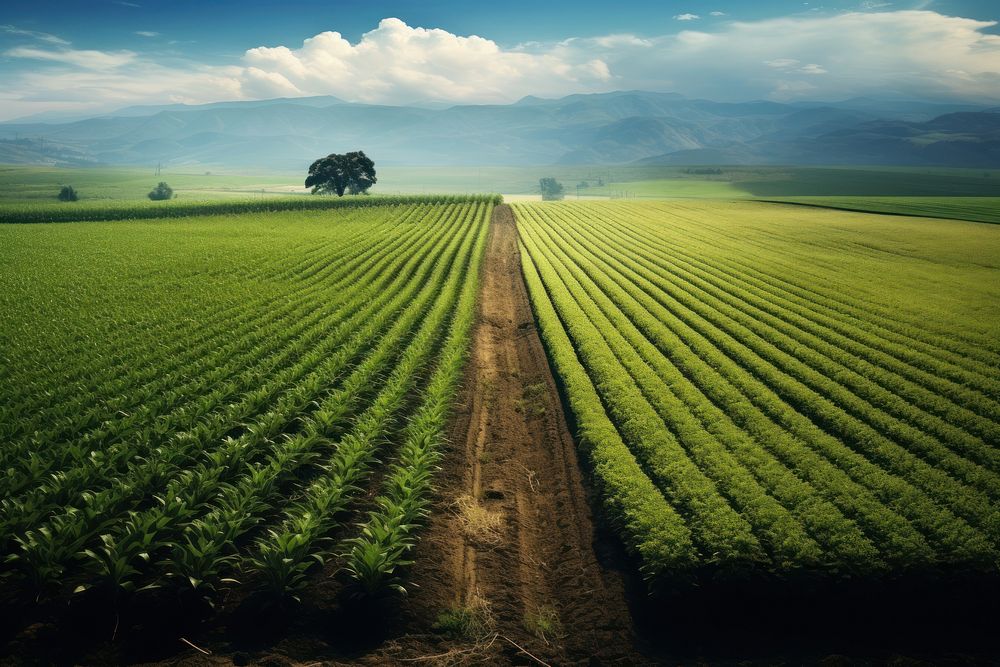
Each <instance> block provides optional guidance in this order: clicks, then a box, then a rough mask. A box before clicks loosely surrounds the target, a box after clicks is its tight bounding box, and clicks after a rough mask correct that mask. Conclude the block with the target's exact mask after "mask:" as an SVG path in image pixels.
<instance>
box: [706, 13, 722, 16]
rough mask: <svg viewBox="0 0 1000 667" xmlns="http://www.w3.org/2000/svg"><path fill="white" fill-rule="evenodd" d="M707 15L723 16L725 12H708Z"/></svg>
mask: <svg viewBox="0 0 1000 667" xmlns="http://www.w3.org/2000/svg"><path fill="white" fill-rule="evenodd" d="M708 15H709V16H725V15H726V13H725V12H709V13H708Z"/></svg>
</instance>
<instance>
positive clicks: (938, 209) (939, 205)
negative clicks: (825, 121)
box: [774, 197, 1000, 223]
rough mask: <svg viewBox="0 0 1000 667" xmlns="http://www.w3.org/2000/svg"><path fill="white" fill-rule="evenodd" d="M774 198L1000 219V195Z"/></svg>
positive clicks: (980, 219) (848, 207)
mask: <svg viewBox="0 0 1000 667" xmlns="http://www.w3.org/2000/svg"><path fill="white" fill-rule="evenodd" d="M774 201H782V202H788V203H790V204H801V205H804V206H817V207H820V208H836V209H841V210H845V211H867V212H871V213H888V214H890V215H912V216H920V217H926V218H945V219H952V220H972V221H974V222H992V223H1000V197H784V198H780V199H776V200H774Z"/></svg>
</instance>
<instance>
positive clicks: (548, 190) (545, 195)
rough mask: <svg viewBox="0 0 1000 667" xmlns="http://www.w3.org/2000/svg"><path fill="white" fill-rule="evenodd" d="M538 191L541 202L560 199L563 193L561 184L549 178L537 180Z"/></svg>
mask: <svg viewBox="0 0 1000 667" xmlns="http://www.w3.org/2000/svg"><path fill="white" fill-rule="evenodd" d="M538 189H539V190H541V192H542V199H543V200H551V199H562V198H563V193H564V192H565V188H564V187H563V184H562V183H560V182H559V181H557V180H556V179H554V178H552V177H551V176H546V177H545V178H540V179H538Z"/></svg>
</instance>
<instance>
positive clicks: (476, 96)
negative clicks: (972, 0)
mask: <svg viewBox="0 0 1000 667" xmlns="http://www.w3.org/2000/svg"><path fill="white" fill-rule="evenodd" d="M715 25H716V26H718V27H716V28H713V29H711V30H708V29H706V30H682V31H679V32H675V33H672V34H666V35H661V36H642V37H640V36H636V35H629V34H613V35H605V36H601V37H590V38H570V39H565V40H562V41H560V42H554V43H537V42H536V43H525V44H520V45H517V46H514V47H502V46H500V45H499V44H497V43H496V42H494V41H492V40H490V39H486V38H483V37H478V36H475V35H471V36H460V35H455V34H452V33H450V32H447V31H445V30H439V29H424V28H417V27H411V26H408V25H406V24H405V23H403V22H402V21H400V20H398V19H385V20H383V21H382V22H380V23H379V25H378V27H377V28H375V29H374V30H372V31H370V32H368V33H365V34H364V35H363V36H362V37H361V38H360V40H358V41H356V42H354V43H352V42H351V41H349V40H347V39H345V38H344V37H343V36H342V35H341V34H340V33H337V32H323V33H320V34H318V35H316V36H314V37H311V38H309V39H307V40H305V41H304V42H303V43H302V44H301V45H299V46H291V47H290V46H285V45H269V46H258V47H255V48H251V49H249V50H248V51H246V53H245V54H244V56H243V59H242V62H240V63H239V64H238V65H234V66H226V67H222V66H215V65H204V64H194V63H190V64H188V65H187V66H179V65H173V66H170V67H168V66H165V65H161V64H158V63H156V62H154V61H152V60H150V59H149V58H148V57H143V56H141V55H139V54H135V53H132V52H130V51H119V52H102V51H83V50H73V49H70V48H65V47H53V48H33V47H27V46H21V47H16V48H13V49H10V50H8V51H7V52H6V55H7V56H8V57H14V58H31V59H34V60H45V61H49V62H50V63H52V66H51V67H48V68H43V67H37V66H32V67H31V68H26V69H25V70H24V71H22V72H21V73H20V74H17V73H12V72H11V71H10V70H8V71H7V72H6V73H4V74H3V85H2V86H0V91H2V92H0V100H2V102H3V103H2V104H0V107H2V111H0V115H3V116H5V117H8V118H9V117H13V116H17V115H24V114H26V113H32V112H36V111H43V110H46V109H52V108H63V109H65V108H71V109H72V108H78V109H87V110H91V109H100V110H107V109H110V108H115V107H119V106H125V105H127V104H153V103H160V102H170V101H174V102H186V103H200V102H210V101H217V100H226V99H257V98H267V97H279V96H297V95H336V96H338V97H341V98H344V99H347V100H351V101H358V102H370V103H379V104H406V103H411V102H415V101H428V100H437V101H448V102H454V103H503V102H511V101H514V100H517V99H519V98H520V97H523V96H525V95H538V96H543V97H557V96H561V95H566V94H570V93H576V92H603V91H608V90H623V89H646V90H672V91H676V92H679V93H682V94H685V95H688V96H692V97H706V98H709V99H718V100H746V99H760V98H771V99H776V100H786V99H801V98H812V99H838V98H840V99H842V98H846V97H853V96H857V95H872V94H874V95H885V94H895V95H901V96H903V95H905V96H912V97H924V98H944V99H965V100H981V101H989V102H991V103H997V101H1000V36H997V35H993V34H990V33H989V32H987V29H988V28H991V27H992V26H993V25H994V23H993V22H989V21H979V20H974V19H967V18H958V17H949V16H944V15H941V14H938V13H935V12H930V11H894V12H876V13H867V12H865V13H862V12H857V13H846V14H837V15H828V16H820V15H814V14H810V15H804V16H798V17H788V18H777V19H768V20H762V21H752V22H749V21H727V22H725V23H718V24H715Z"/></svg>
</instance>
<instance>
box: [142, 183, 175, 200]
mask: <svg viewBox="0 0 1000 667" xmlns="http://www.w3.org/2000/svg"><path fill="white" fill-rule="evenodd" d="M148 196H149V198H150V199H152V200H153V201H163V200H166V199H172V198H173V196H174V189H173V188H171V187H170V186H169V185H167V184H166V183H164V182H163V181H160V184H159V185H157V186H156V187H155V188H153V189H152V191H150V193H149V195H148Z"/></svg>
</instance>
